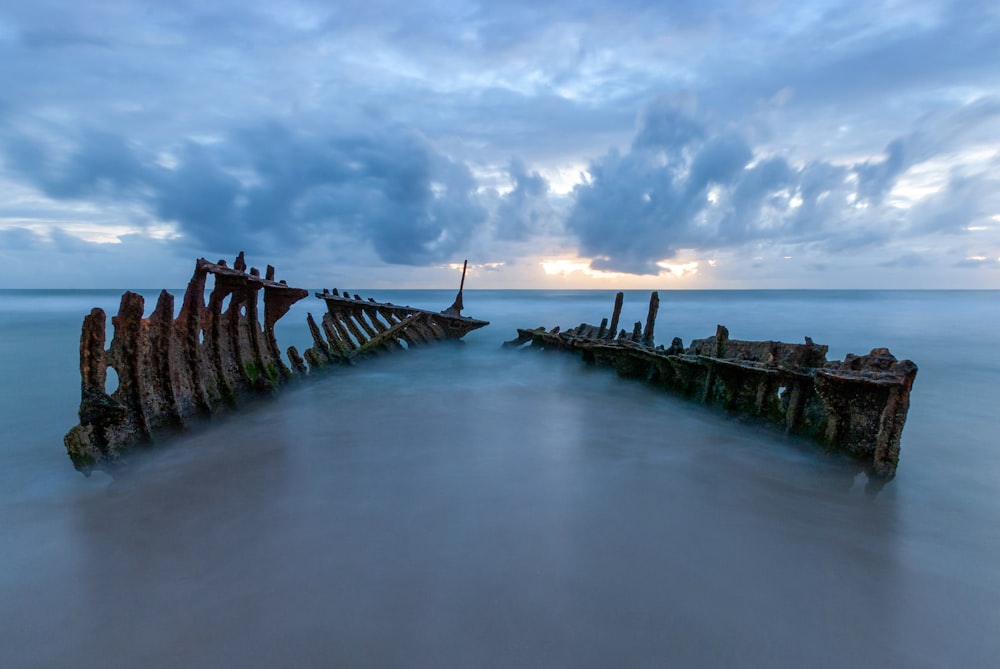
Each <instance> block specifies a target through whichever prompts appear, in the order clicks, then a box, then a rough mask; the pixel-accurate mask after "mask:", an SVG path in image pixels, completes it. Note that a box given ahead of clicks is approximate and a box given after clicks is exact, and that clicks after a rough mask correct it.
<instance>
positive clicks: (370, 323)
mask: <svg viewBox="0 0 1000 669" xmlns="http://www.w3.org/2000/svg"><path fill="white" fill-rule="evenodd" d="M209 276H211V277H213V278H214V282H215V285H214V288H212V290H211V293H210V294H209V296H208V302H207V303H206V301H205V290H206V281H207V279H208V277H209ZM464 286H465V267H463V269H462V284H461V286H460V287H459V291H458V296H457V297H456V298H455V302H454V304H452V306H451V307H449V308H448V309H446V310H445V311H443V312H440V313H437V312H432V311H427V310H424V309H416V308H413V307H400V306H396V305H393V304H389V303H380V302H375V301H374V300H371V299H369V300H363V299H362V298H361V297H360V296H359V295H355V296H354V297H350V296H348V295H347V294H343V295H341V294H340V293H339V292H338V291H337V289H333V290H332V291H331V290H324V291H323V292H322V293H317V294H316V296H317V297H318V298H320V299H322V300H323V301H324V303H325V305H326V313H324V314H323V317H322V319H321V322H322V331H321V329H320V327H318V326H317V325H316V322H315V320H314V319H313V316H312V314H309V315H308V318H307V320H308V325H309V329H310V332H311V333H312V337H313V346H312V347H311V348H309V349H307V350H306V351H305V352H304V354H303V355H304V360H303V355H300V354H299V352H298V351H297V350H296V349H295V347H294V346H292V347H289V348H288V350H287V355H288V361H289V362H288V364H286V363H285V362H284V361H283V360H282V358H281V353H280V349H279V348H278V342H277V340H276V338H275V334H274V326H275V323H277V322H278V320H279V319H281V318H282V317H283V316H284V315H285V314H287V313H288V311H289V309H291V307H292V305H293V304H295V303H296V302H298V301H299V300H302V299H303V298H305V297H308V295H309V292H308V291H306V290H305V289H302V288H292V287H289V286H288V285H287V284H286V282H285V281H275V279H274V268H273V267H271V266H270V265H268V266H267V269H266V271H265V275H264V277H263V278H262V277H261V276H260V271H259V270H258V269H256V268H250V270H249V272H248V271H247V265H246V261H245V260H244V255H243V253H242V252H241V253H240V254H239V256H238V257H237V258H236V261H235V263H234V264H233V267H229V266H228V265H227V263H226V262H225V261H224V260H220V261H218V262H215V263H213V262H209V261H207V260H205V259H204V258H202V259H199V260H198V261H197V262H196V263H195V270H194V275H193V276H192V277H191V280H190V282H189V283H188V286H187V290H186V291H185V293H184V301H183V303H182V306H181V309H180V312H179V314H178V315H177V317H176V318H174V297H173V295H171V294H170V293H168V292H167V291H165V290H164V291H162V292H161V293H160V295H159V298H158V300H157V303H156V308H155V309H154V310H153V312H152V314H150V316H149V317H148V318H143V310H144V308H145V302H144V299H143V297H142V296H141V295H139V294H137V293H133V292H126V293H125V294H124V295H123V296H122V299H121V305H120V306H119V309H118V314H117V315H116V316H113V317H112V319H111V322H112V326H113V332H114V334H113V336H112V339H111V344H110V346H108V347H107V348H105V337H106V335H105V329H106V322H107V316H106V314H105V313H104V311H103V310H102V309H93V310H92V311H91V312H90V315H88V316H87V317H86V318H85V319H84V321H83V331H82V334H81V336H80V376H81V386H82V388H81V391H82V398H81V401H80V412H79V415H80V423H79V424H78V425H76V426H74V427H73V428H72V429H71V430H70V431H69V433H68V434H67V435H66V437H65V439H64V443H65V445H66V450H67V452H68V453H69V456H70V459H71V460H72V461H73V465H74V466H75V467H76V468H77V469H78V470H80V471H83V472H84V473H89V471H90V470H91V469H93V468H95V467H105V466H109V465H113V464H114V463H115V462H116V461H118V460H119V458H120V457H121V456H122V455H123V454H125V452H126V451H128V450H129V449H130V448H132V447H135V446H140V445H143V444H149V443H151V442H152V441H153V440H154V439H155V438H156V437H158V436H160V435H164V434H168V433H170V432H173V431H177V430H180V429H183V428H184V427H186V426H187V425H189V424H190V423H191V422H192V421H193V420H194V419H197V418H198V417H203V416H207V415H211V414H213V413H215V412H216V411H219V410H221V409H224V408H226V407H233V406H237V405H238V404H239V403H240V402H241V401H243V400H245V399H248V398H249V397H251V396H254V395H260V394H270V393H273V392H274V391H275V390H276V389H278V388H279V387H280V386H282V385H283V384H285V383H287V382H288V381H290V380H291V379H293V378H295V377H297V376H302V375H305V374H307V373H309V372H310V371H312V370H316V369H319V368H321V367H324V366H327V365H330V364H348V363H352V362H354V361H355V360H357V359H360V358H362V357H365V356H368V355H377V354H380V353H383V352H387V351H392V350H397V349H402V348H408V347H410V346H419V345H422V344H426V343H429V342H432V341H441V340H449V339H452V340H454V339H461V338H462V337H463V336H465V335H466V334H468V333H469V332H471V331H472V330H475V329H478V328H481V327H483V326H485V325H488V324H489V323H488V322H487V321H481V320H477V319H474V318H468V317H466V316H462V314H461V312H462V309H463V304H462V291H463V289H464ZM262 291H263V304H264V314H263V317H264V320H263V323H261V322H260V313H259V308H258V305H259V302H260V299H259V298H260V293H261V292H262ZM324 333H325V337H324ZM109 369H112V370H114V372H115V374H116V375H117V377H118V387H117V388H115V389H111V392H109V389H108V388H107V387H106V384H107V380H108V371H109Z"/></svg>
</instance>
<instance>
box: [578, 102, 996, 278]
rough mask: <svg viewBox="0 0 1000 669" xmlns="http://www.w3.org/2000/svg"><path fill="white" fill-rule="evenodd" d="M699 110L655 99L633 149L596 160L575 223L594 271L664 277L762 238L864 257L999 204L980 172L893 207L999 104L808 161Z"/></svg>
mask: <svg viewBox="0 0 1000 669" xmlns="http://www.w3.org/2000/svg"><path fill="white" fill-rule="evenodd" d="M694 109H695V106H694V105H693V104H691V103H690V101H683V102H682V104H679V105H678V104H673V103H671V102H668V103H663V102H657V103H654V104H653V105H651V106H650V107H649V108H647V109H646V110H644V112H643V113H642V114H641V115H640V126H639V128H638V129H637V131H636V134H635V139H634V141H633V142H632V145H631V149H630V150H629V151H628V152H627V153H624V154H623V153H620V152H618V151H615V150H612V151H610V152H608V153H607V154H606V155H604V156H603V157H601V158H598V159H596V160H594V161H593V162H592V163H591V164H590V168H589V176H590V179H589V181H588V182H587V183H584V184H581V185H579V186H577V187H576V189H575V191H574V195H575V206H574V207H573V209H572V211H571V212H570V215H569V217H568V219H567V223H566V228H567V230H568V231H569V232H571V233H572V234H574V235H575V236H576V237H577V238H578V239H579V242H580V248H581V252H582V254H583V255H585V256H589V257H592V258H594V261H593V264H592V266H593V268H594V269H600V270H609V271H611V270H613V271H620V272H628V273H633V274H657V273H659V271H660V270H659V268H658V266H657V265H656V262H657V261H659V260H665V259H671V258H674V257H675V256H676V254H677V253H678V251H679V250H680V249H696V250H702V251H711V250H718V249H726V248H736V247H740V246H742V245H745V244H747V243H762V242H770V243H778V242H780V243H809V244H811V245H813V246H816V247H818V248H822V249H824V250H825V251H826V252H840V253H844V252H857V251H859V250H861V249H865V248H870V247H874V246H879V245H883V244H886V243H889V242H890V241H891V240H893V239H894V238H896V237H899V236H900V235H904V234H907V233H917V232H921V231H922V232H924V233H926V232H929V231H935V230H940V231H951V232H956V231H957V230H958V229H959V228H960V227H962V226H968V225H969V224H970V221H975V220H980V219H982V218H983V217H986V216H988V215H989V213H990V212H992V211H993V210H994V209H995V208H996V207H997V205H998V202H997V198H996V197H995V196H994V195H992V193H994V192H996V188H995V183H994V181H995V180H994V179H992V178H990V177H988V176H987V175H985V174H982V173H979V174H972V175H958V174H956V175H953V177H952V179H951V181H950V183H949V186H948V188H947V190H946V191H944V192H943V193H941V194H939V196H937V197H933V198H929V199H927V201H926V202H918V203H917V204H916V205H914V208H913V209H912V210H909V211H907V210H904V209H901V208H899V207H896V206H894V205H891V204H890V203H887V202H886V198H887V196H888V194H889V193H890V192H892V191H893V189H894V188H895V187H896V186H897V184H898V183H899V180H900V177H901V176H902V175H903V174H905V173H906V172H907V170H908V169H910V168H911V167H913V166H914V165H916V164H919V163H921V162H923V161H926V160H928V159H930V158H932V157H934V156H936V155H938V154H939V153H941V152H945V151H955V150H956V149H959V148H960V147H961V146H962V144H961V142H960V140H961V138H962V136H963V135H969V134H970V133H971V132H972V131H971V130H970V127H972V126H973V125H975V123H970V121H975V122H977V123H979V122H985V121H988V120H991V119H993V118H994V117H995V116H996V112H995V110H994V105H993V104H992V103H983V102H982V101H978V102H974V103H972V104H970V105H965V106H962V107H960V108H958V109H957V110H952V111H951V112H950V113H948V114H946V115H944V116H942V115H940V114H939V115H936V120H937V121H939V123H938V124H937V125H932V124H930V123H929V122H928V123H925V124H924V125H923V126H922V127H919V128H918V129H916V130H915V131H913V132H911V133H909V134H907V135H904V136H900V137H897V138H895V139H893V140H891V141H890V142H889V143H888V144H887V146H886V148H885V152H884V155H883V156H882V157H881V158H878V159H872V160H863V161H859V162H855V163H852V164H837V163H833V162H830V161H826V160H813V161H810V162H807V163H805V164H802V165H799V166H793V165H792V164H791V163H790V162H789V161H788V160H787V159H785V158H784V157H782V156H776V155H770V156H767V155H759V151H758V150H755V149H753V148H752V147H751V146H750V144H749V141H748V140H747V139H746V138H745V136H744V135H743V134H741V133H740V132H738V131H735V130H732V129H729V128H727V127H725V126H720V127H715V126H713V125H712V124H711V123H709V122H707V121H704V120H701V119H699V118H696V117H695V116H694V115H693V113H692V112H693V110H694ZM942 121H943V122H942ZM972 134H974V133H972Z"/></svg>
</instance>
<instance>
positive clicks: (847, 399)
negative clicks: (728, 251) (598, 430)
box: [504, 293, 917, 482]
mask: <svg viewBox="0 0 1000 669" xmlns="http://www.w3.org/2000/svg"><path fill="white" fill-rule="evenodd" d="M621 306H622V294H621V293H618V295H617V296H616V300H615V306H614V311H613V315H612V327H611V329H610V332H606V330H605V325H604V323H605V322H606V319H605V321H602V324H601V326H599V327H597V326H593V325H587V324H585V323H583V324H581V325H579V326H578V327H576V328H572V329H570V330H563V331H560V330H559V328H558V327H556V328H553V329H552V330H550V331H548V332H547V331H546V330H545V328H536V329H534V330H528V329H518V331H517V335H518V336H517V338H515V339H513V340H511V341H508V342H505V343H504V346H506V347H515V348H520V347H526V346H528V345H529V344H530V346H531V347H532V348H541V349H546V350H559V351H572V352H578V353H580V354H581V355H582V357H583V359H584V360H585V361H587V362H590V363H594V364H598V365H606V366H610V367H614V369H615V371H616V372H617V373H618V374H619V375H620V376H623V377H629V378H638V379H642V380H645V381H647V382H649V383H651V384H654V385H657V386H660V387H663V388H666V389H669V390H672V391H675V392H678V393H680V394H682V395H685V396H687V397H690V398H693V399H695V400H697V401H700V402H703V403H706V404H710V405H715V406H719V407H722V408H723V409H725V410H727V411H729V412H731V413H734V414H737V415H739V416H743V417H749V418H755V419H762V420H764V421H765V422H768V423H771V424H774V425H776V426H778V427H780V428H781V429H783V430H785V431H786V432H788V433H790V434H799V435H804V436H806V437H809V438H811V439H813V440H815V441H817V442H819V443H821V444H824V445H826V446H828V447H829V448H831V449H833V450H837V451H841V452H845V453H848V454H850V455H851V456H853V457H855V458H857V459H858V460H859V461H860V462H862V463H863V465H864V468H865V471H866V473H867V474H868V476H869V479H871V480H873V481H877V482H884V481H888V480H891V479H892V478H893V477H894V476H895V475H896V467H897V465H898V463H899V449H900V438H901V436H902V432H903V426H904V424H905V423H906V415H907V412H908V410H909V406H910V390H911V389H912V387H913V381H914V379H915V378H916V375H917V365H916V364H914V363H913V362H912V361H910V360H897V359H896V358H895V357H893V355H892V354H891V353H889V350H888V349H886V348H876V349H872V351H871V353H869V354H868V355H862V356H857V355H853V354H848V355H847V356H846V357H845V358H844V360H843V361H840V360H831V361H828V360H827V359H826V354H827V350H828V347H827V346H824V345H819V344H815V343H813V341H812V339H810V338H809V337H806V338H805V343H804V344H787V343H784V342H778V341H741V340H736V339H730V338H729V331H728V330H727V329H726V328H725V327H723V326H721V325H720V326H718V328H717V329H716V333H715V335H714V336H712V337H707V338H705V339H695V340H694V341H692V342H691V345H690V346H688V347H687V348H685V347H684V345H683V342H682V341H681V339H680V338H678V337H674V338H673V342H672V343H671V345H670V347H669V348H664V347H663V346H655V345H654V343H653V327H654V324H655V319H656V312H657V310H658V308H659V295H658V294H657V293H653V295H652V297H651V299H650V306H649V313H648V316H647V320H646V328H645V332H644V333H643V334H642V336H641V337H640V336H639V327H640V325H639V324H638V323H636V326H635V329H634V330H633V333H632V335H631V336H629V335H626V334H625V331H624V330H623V331H622V332H621V334H620V335H619V337H618V338H617V339H613V337H614V331H615V330H614V328H615V327H617V321H618V317H619V315H620V313H621Z"/></svg>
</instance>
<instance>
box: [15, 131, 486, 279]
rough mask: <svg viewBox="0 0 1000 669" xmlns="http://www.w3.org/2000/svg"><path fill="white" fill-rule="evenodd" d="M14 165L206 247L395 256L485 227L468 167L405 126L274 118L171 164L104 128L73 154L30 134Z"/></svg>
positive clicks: (198, 145)
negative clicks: (290, 124)
mask: <svg viewBox="0 0 1000 669" xmlns="http://www.w3.org/2000/svg"><path fill="white" fill-rule="evenodd" d="M4 148H5V154H6V156H7V163H8V167H9V168H10V169H11V170H12V171H14V172H15V173H16V174H17V175H18V176H19V177H21V178H22V179H26V180H28V181H29V182H30V183H32V184H34V185H35V186H36V187H38V188H39V189H40V190H41V191H43V192H44V193H45V194H46V195H48V196H49V197H51V198H54V199H57V200H65V199H84V198H109V199H111V198H113V199H116V200H122V199H127V200H133V201H135V202H138V203H141V204H143V205H144V206H146V207H147V208H148V210H149V213H150V215H151V216H153V217H155V218H156V219H158V220H161V221H167V222H173V223H175V224H176V225H177V226H178V228H179V230H180V232H181V233H182V234H184V235H186V236H187V237H189V238H190V239H192V240H194V241H197V242H199V243H201V244H203V245H205V246H207V247H208V248H218V249H231V248H233V247H235V246H238V247H239V248H246V249H247V250H248V251H252V250H257V249H263V248H275V247H277V248H284V249H297V248H303V247H304V246H307V245H309V244H313V243H317V242H318V243H326V244H335V243H338V241H339V240H345V239H346V240H352V241H354V242H356V243H360V242H367V243H370V244H371V245H372V247H373V248H374V249H375V251H376V252H377V253H378V255H379V257H380V258H381V259H382V260H384V261H385V262H388V263H395V264H404V265H427V264H433V263H436V262H439V261H442V260H447V259H450V258H451V257H452V255H453V254H454V253H455V252H457V251H458V250H459V249H460V248H461V247H462V245H463V244H464V243H465V242H466V240H467V239H468V238H469V236H470V235H471V234H472V233H473V231H474V230H475V229H476V228H477V227H478V226H482V225H484V224H485V221H486V211H485V210H484V209H483V207H482V206H481V205H480V203H479V202H478V200H477V194H476V189H477V184H476V181H475V179H474V178H473V177H472V174H471V172H470V171H469V169H468V167H467V166H465V165H464V164H463V163H460V162H456V161H454V160H451V159H450V158H448V157H446V156H444V155H441V154H440V153H438V152H437V151H435V150H434V148H433V147H432V146H431V145H430V144H429V143H428V142H427V141H426V140H424V139H423V138H422V137H420V136H419V135H418V134H417V133H415V132H413V131H410V130H407V129H405V128H394V127H389V128H379V129H377V130H371V131H369V132H365V133H362V132H351V133H339V132H329V133H326V134H311V133H310V134H305V133H296V132H293V131H291V130H290V129H288V128H287V127H285V126H283V125H281V124H277V123H270V124H265V125H259V126H256V127H253V128H250V129H246V130H241V131H237V132H233V133H231V134H230V135H229V136H228V137H226V138H225V141H223V142H214V143H213V142H196V141H187V142H185V143H184V144H183V145H182V146H180V147H179V148H178V149H177V150H175V151H174V152H172V153H171V155H170V160H169V161H168V162H169V163H170V165H169V166H164V165H163V164H162V161H157V160H156V157H155V156H153V155H152V154H151V153H149V152H143V151H141V150H140V149H137V148H133V147H132V146H130V145H129V144H128V143H127V142H126V141H125V139H124V138H122V137H119V136H117V135H113V134H110V133H107V132H102V133H97V132H84V133H81V134H80V135H79V137H77V138H76V141H75V146H74V147H73V149H72V150H71V151H70V152H69V153H68V155H67V156H66V157H65V158H62V159H60V158H59V157H57V156H56V155H55V154H56V151H55V149H54V148H53V147H52V146H49V145H47V144H46V143H45V142H44V141H42V140H39V139H29V138H27V137H26V136H24V135H19V134H18V135H8V136H7V137H6V139H5V142H4Z"/></svg>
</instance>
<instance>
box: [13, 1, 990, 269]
mask: <svg viewBox="0 0 1000 669" xmlns="http://www.w3.org/2000/svg"><path fill="white" fill-rule="evenodd" d="M241 250H244V251H246V254H247V262H248V264H250V265H255V266H258V267H261V268H263V267H264V266H265V265H267V264H271V265H274V266H276V267H277V268H278V277H279V278H284V279H286V280H287V281H288V282H289V284H291V285H298V286H303V287H309V288H319V287H338V286H339V287H348V288H378V287H394V288H427V287H433V288H445V287H454V286H455V285H457V282H458V273H457V272H458V270H457V269H456V268H457V267H460V266H461V262H462V261H463V260H464V259H466V258H467V259H468V260H469V263H470V267H471V270H470V274H469V278H468V279H467V281H466V286H467V287H468V288H658V289H698V288H992V289H997V288H1000V5H998V4H997V3H996V2H995V1H993V2H975V1H970V2H934V1H928V2H924V1H919V0H915V1H903V2H897V1H883V0H873V1H872V2H868V3H857V2H846V1H844V2H841V1H835V0H830V1H824V0H800V1H798V2H780V1H777V0H775V1H767V0H740V1H739V2H733V1H715V0H703V1H699V2H672V1H669V0H658V1H645V0H615V1H614V2H611V1H604V0H589V1H588V0H581V1H579V2H573V3H569V2H567V3H543V2H538V1H537V0H532V1H531V2H521V1H519V0H509V1H507V2H503V3H498V2H491V3H486V2H482V3H479V2H471V1H455V0H442V1H436V2H418V3H414V2H402V1H385V0H365V1H364V2H353V1H351V2H347V1H345V2H320V1H318V0H316V1H309V0H285V1H284V2H282V3H276V2H273V1H272V0H268V1H267V2H263V1H260V0H238V1H232V0H213V2H202V1H201V0H198V1H194V0H172V1H171V2H162V1H160V0H150V1H141V0H132V1H126V0H102V1H101V2H93V3H81V2H69V1H67V0H60V1H52V0H32V1H31V2H28V1H27V0H23V1H22V0H12V1H8V2H4V3H0V268H2V269H0V288H32V287H44V288H58V287H93V288H125V287H136V288H140V287H141V288H158V287H182V286H183V285H185V284H186V282H187V279H188V277H189V276H190V274H191V271H192V269H193V264H194V260H195V259H196V258H199V257H206V258H208V259H210V260H218V259H220V258H226V259H229V260H230V262H231V260H232V258H233V257H234V256H235V255H236V253H238V252H239V251H241Z"/></svg>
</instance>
